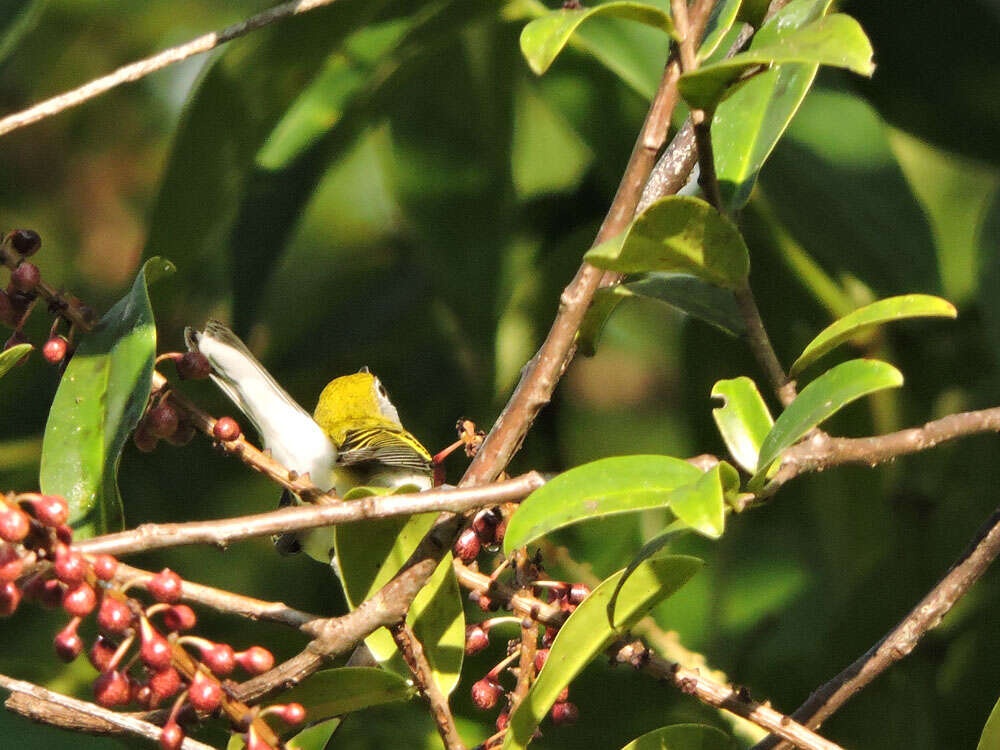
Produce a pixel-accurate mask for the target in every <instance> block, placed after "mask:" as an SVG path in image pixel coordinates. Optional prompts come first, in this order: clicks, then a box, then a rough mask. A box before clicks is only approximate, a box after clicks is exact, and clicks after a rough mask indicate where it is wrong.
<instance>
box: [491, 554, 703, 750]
mask: <svg viewBox="0 0 1000 750" xmlns="http://www.w3.org/2000/svg"><path fill="white" fill-rule="evenodd" d="M700 567H701V560H698V559H697V558H694V557H685V556H682V555H675V556H670V557H664V558H661V559H658V560H649V561H647V562H644V563H643V564H642V565H640V566H639V567H638V568H636V570H635V572H634V573H633V574H632V576H631V578H629V580H628V581H627V582H626V583H625V585H624V586H622V589H621V592H620V593H619V596H618V606H617V610H616V612H617V619H616V621H615V627H614V628H612V626H611V625H610V624H609V623H608V618H607V605H608V601H609V600H610V599H611V595H612V593H613V592H614V591H615V587H616V586H617V584H618V579H619V578H621V576H622V574H623V573H624V571H619V572H617V573H615V574H614V575H612V576H611V577H609V578H607V579H605V580H604V581H603V582H602V583H601V585H600V586H598V587H597V588H596V589H594V590H593V592H591V594H590V596H588V597H587V598H586V599H585V600H584V601H583V604H581V605H580V606H579V607H577V608H576V610H575V611H574V612H573V614H571V615H570V616H569V618H568V619H567V620H566V622H565V623H563V626H562V627H561V628H560V629H559V635H557V636H556V639H555V642H553V644H552V648H551V650H550V651H549V656H548V659H546V661H545V666H544V667H543V668H542V671H541V672H539V673H538V679H537V680H536V681H535V683H534V684H533V685H532V686H531V689H530V690H529V691H528V694H527V695H526V696H525V697H524V700H522V701H521V703H520V704H519V705H518V707H517V709H516V710H515V711H514V713H512V714H511V717H510V724H509V729H508V730H507V737H506V738H505V740H504V744H503V747H504V750H513V749H514V748H523V747H526V746H527V744H528V742H529V741H530V740H531V737H532V735H533V734H534V732H535V728H536V727H537V726H538V725H539V723H540V722H541V721H542V719H543V718H545V715H546V714H547V713H548V711H549V709H550V708H551V707H552V704H553V703H555V701H556V698H557V697H558V695H559V693H560V692H561V691H562V689H563V688H564V687H566V686H567V685H568V684H569V683H570V682H571V681H572V680H573V678H574V677H576V676H577V675H578V674H580V672H581V671H582V670H583V668H584V667H585V666H587V663H588V662H589V661H590V660H591V659H593V658H594V657H595V656H596V655H597V654H599V653H601V651H603V650H604V649H605V648H607V647H608V646H609V645H610V644H611V643H612V641H614V639H615V638H616V637H617V636H618V635H620V633H622V632H623V631H625V630H628V629H629V628H630V627H631V626H632V625H634V624H635V623H636V622H638V621H639V619H641V618H642V617H643V615H645V614H646V613H647V612H648V611H649V610H650V609H652V608H653V607H655V606H656V605H657V604H658V603H659V602H661V601H663V600H664V599H665V598H667V597H668V596H670V595H671V594H673V593H674V592H675V591H677V589H679V588H680V587H681V586H683V585H684V584H685V583H686V582H687V581H688V579H690V578H691V576H693V575H694V574H695V573H696V572H697V571H698V569H699V568H700Z"/></svg>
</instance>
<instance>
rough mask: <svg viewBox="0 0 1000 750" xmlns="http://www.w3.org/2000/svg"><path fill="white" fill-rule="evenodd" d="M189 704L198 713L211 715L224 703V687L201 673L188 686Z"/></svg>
mask: <svg viewBox="0 0 1000 750" xmlns="http://www.w3.org/2000/svg"><path fill="white" fill-rule="evenodd" d="M188 702H189V703H190V704H191V705H192V706H193V707H194V708H195V710H197V711H207V712H209V713H211V712H212V711H214V710H215V709H217V708H218V707H219V704H220V703H221V702H222V686H221V685H220V684H219V683H218V682H217V681H216V680H214V679H213V678H211V677H209V676H208V675H205V674H202V673H201V672H199V673H198V674H197V675H195V678H194V680H193V681H192V682H191V684H190V686H188Z"/></svg>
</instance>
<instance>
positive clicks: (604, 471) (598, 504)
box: [504, 456, 702, 555]
mask: <svg viewBox="0 0 1000 750" xmlns="http://www.w3.org/2000/svg"><path fill="white" fill-rule="evenodd" d="M701 474H702V472H701V471H699V470H698V469H697V468H695V467H694V466H692V465H691V464H689V463H688V462H687V461H682V460H681V459H679V458H673V457H671V456H616V457H613V458H602V459H601V460H599V461H594V462H592V463H589V464H584V465H583V466H578V467H576V468H575V469H570V470H569V471H567V472H565V473H563V474H560V475H559V476H557V477H555V478H554V479H552V480H551V481H549V482H548V483H546V484H545V485H544V486H542V487H540V488H539V489H537V490H535V491H534V492H533V493H531V495H529V496H528V497H527V498H526V499H525V500H524V501H523V502H522V503H521V504H520V506H518V509H517V511H515V513H514V515H513V516H512V517H511V519H510V523H509V524H508V526H507V532H506V534H505V535H504V552H505V553H506V554H508V555H509V554H511V552H513V551H514V550H515V549H517V548H518V547H523V546H524V545H526V544H528V543H530V542H533V541H534V540H536V539H538V538H539V537H541V536H544V535H545V534H548V533H549V532H552V531H554V530H556V529H559V528H562V527H563V526H569V525H570V524H574V523H579V522H580V521H586V520H591V519H596V518H601V517H604V516H609V515H615V514H619V513H634V512H636V511H640V510H646V509H649V508H659V507H665V506H666V505H667V504H668V503H669V502H670V498H671V495H672V493H673V491H674V490H676V489H677V488H678V487H682V486H684V485H687V484H691V483H693V482H695V481H697V480H698V478H699V477H700V476H701Z"/></svg>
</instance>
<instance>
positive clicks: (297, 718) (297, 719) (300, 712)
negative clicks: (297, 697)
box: [280, 703, 306, 726]
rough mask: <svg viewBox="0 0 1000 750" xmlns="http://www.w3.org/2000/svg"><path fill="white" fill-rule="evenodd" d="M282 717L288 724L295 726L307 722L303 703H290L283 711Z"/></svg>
mask: <svg viewBox="0 0 1000 750" xmlns="http://www.w3.org/2000/svg"><path fill="white" fill-rule="evenodd" d="M280 716H281V718H282V719H284V720H285V722H286V723H288V724H291V725H292V726H294V725H296V724H301V723H302V722H303V721H305V720H306V709H305V707H304V706H303V705H302V704H301V703H289V704H287V705H286V706H285V708H284V709H283V710H282V712H281V714H280Z"/></svg>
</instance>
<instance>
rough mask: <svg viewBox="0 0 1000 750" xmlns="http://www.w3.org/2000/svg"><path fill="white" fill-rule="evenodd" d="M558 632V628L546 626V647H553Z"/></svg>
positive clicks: (544, 642)
mask: <svg viewBox="0 0 1000 750" xmlns="http://www.w3.org/2000/svg"><path fill="white" fill-rule="evenodd" d="M558 633H559V631H558V630H556V629H555V628H552V627H548V628H545V632H544V633H543V634H542V645H543V646H544V647H545V648H551V647H552V643H553V642H554V641H555V639H556V635H558Z"/></svg>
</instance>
